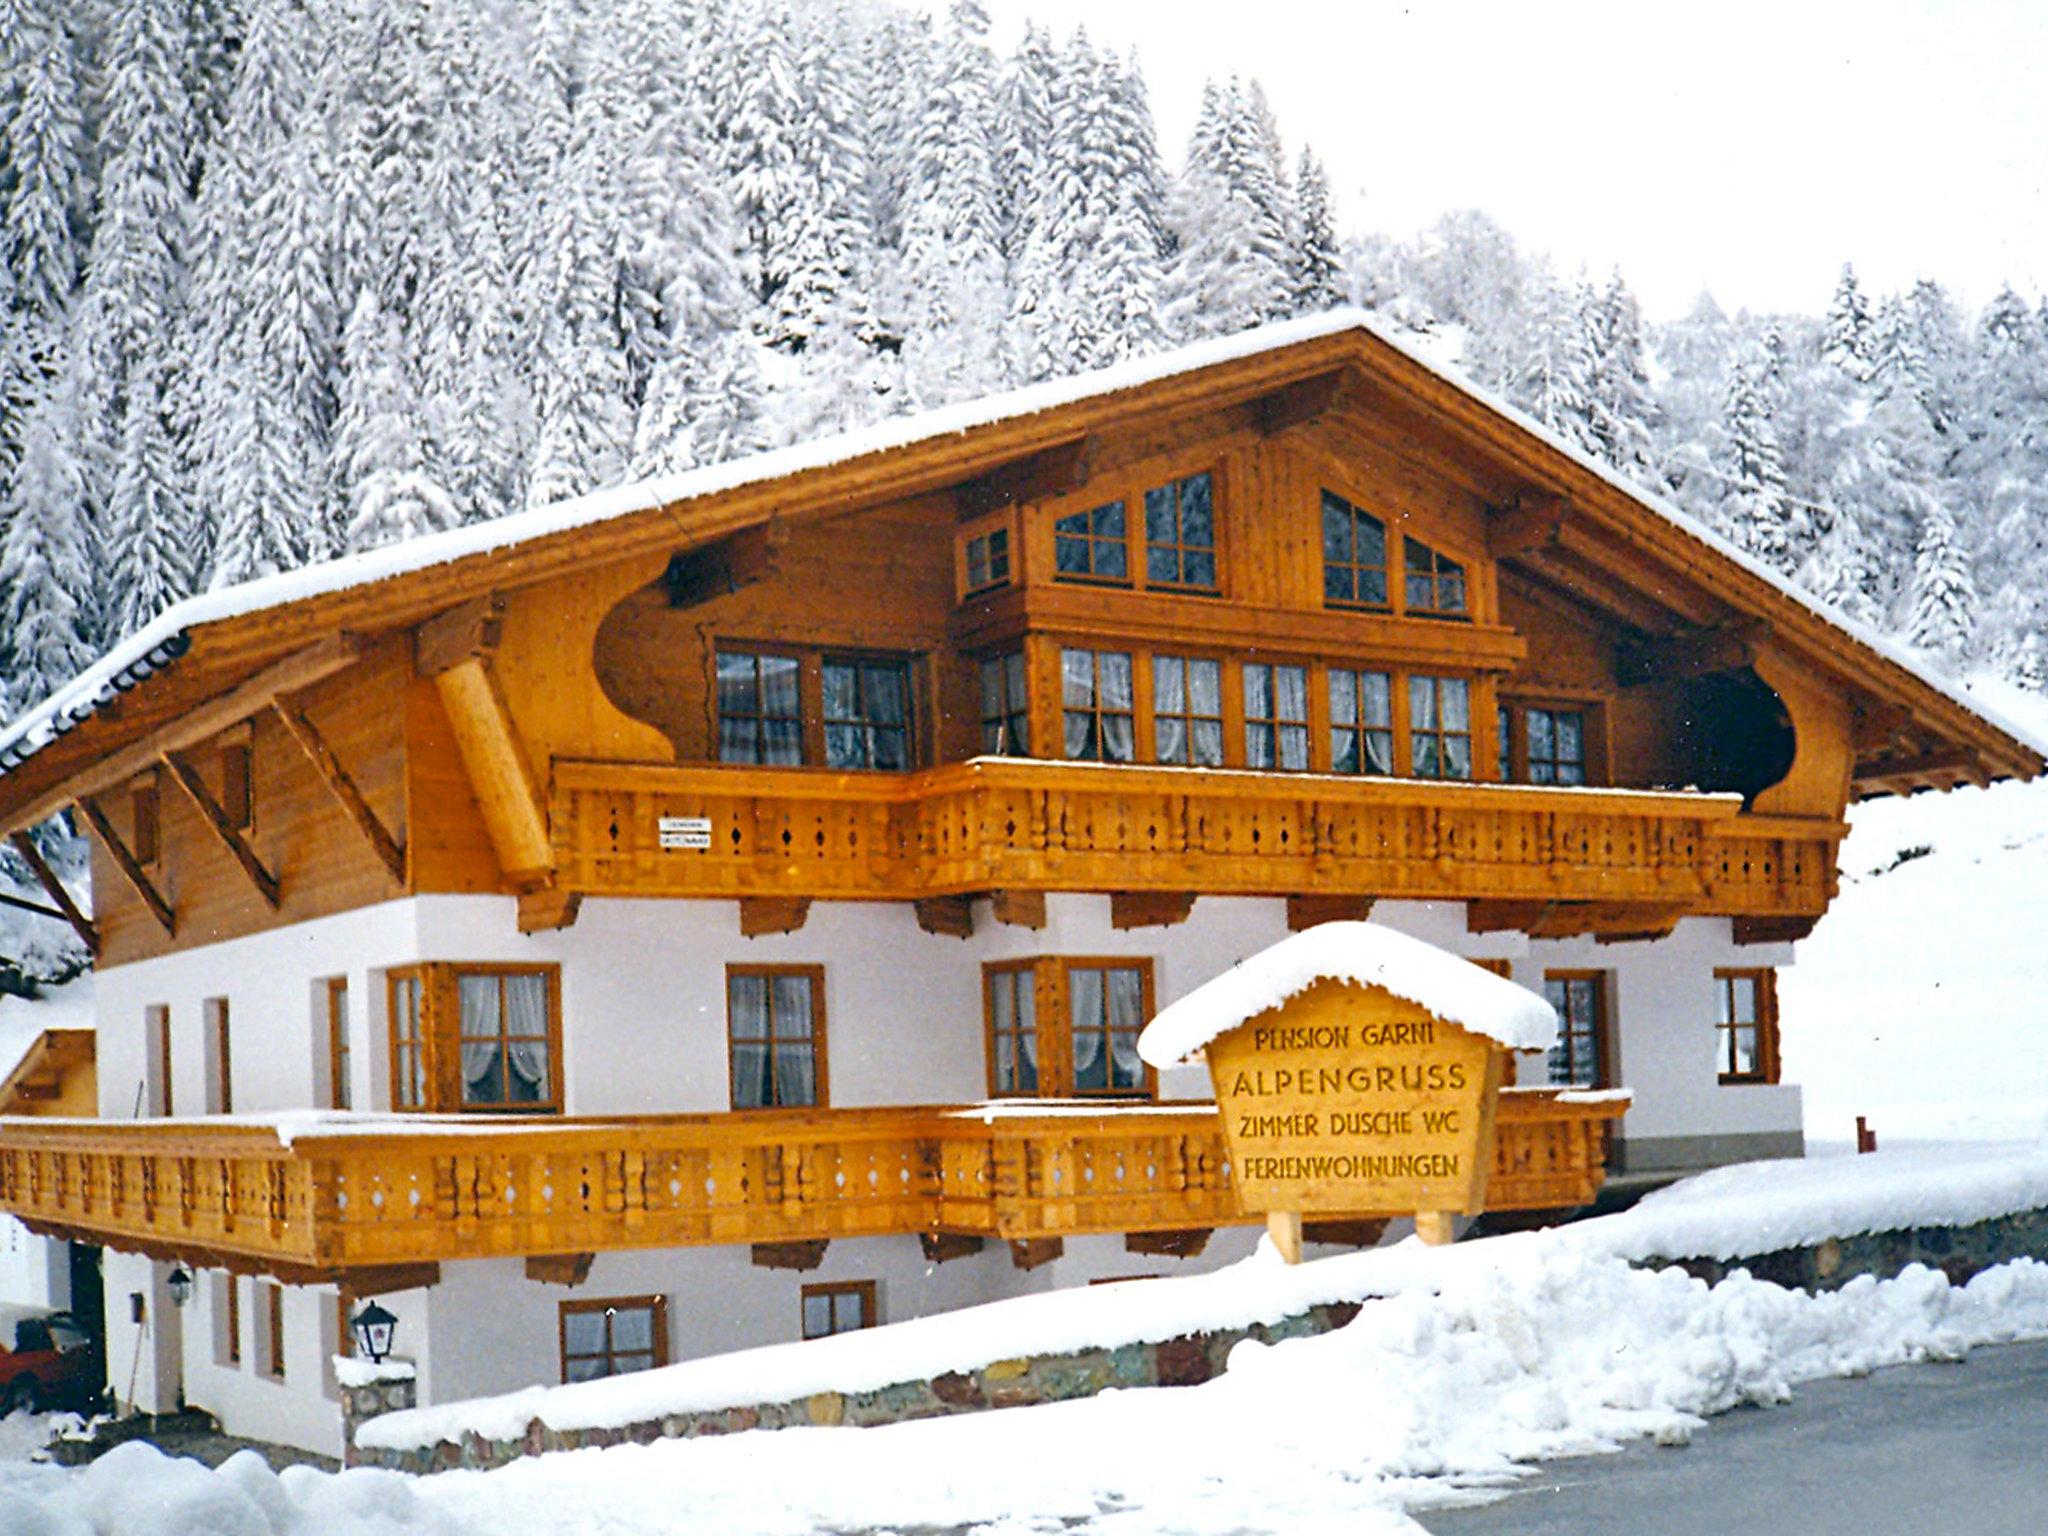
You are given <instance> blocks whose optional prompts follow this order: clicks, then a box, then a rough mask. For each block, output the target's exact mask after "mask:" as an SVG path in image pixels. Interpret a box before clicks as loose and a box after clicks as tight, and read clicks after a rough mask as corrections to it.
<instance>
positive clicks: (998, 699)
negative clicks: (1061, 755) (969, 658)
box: [981, 651, 1031, 757]
mask: <svg viewBox="0 0 2048 1536" xmlns="http://www.w3.org/2000/svg"><path fill="white" fill-rule="evenodd" d="M1030 720H1031V714H1030V704H1029V702H1028V696H1027V694H1026V692H1025V688H1024V653H1023V652H1022V651H1011V652H1010V653H1009V654H1008V655H1006V656H989V657H986V658H984V659H983V661H982V663H981V750H982V751H983V752H985V753H987V754H989V755H990V756H991V757H1029V756H1030V755H1031V727H1030Z"/></svg>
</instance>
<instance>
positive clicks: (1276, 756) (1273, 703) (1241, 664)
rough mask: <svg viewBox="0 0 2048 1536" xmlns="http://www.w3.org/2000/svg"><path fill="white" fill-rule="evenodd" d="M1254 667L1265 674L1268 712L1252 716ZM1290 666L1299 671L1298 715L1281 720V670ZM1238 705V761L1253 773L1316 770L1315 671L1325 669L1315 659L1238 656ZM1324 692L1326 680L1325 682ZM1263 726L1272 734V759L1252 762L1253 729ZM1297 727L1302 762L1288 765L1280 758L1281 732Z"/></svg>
mask: <svg viewBox="0 0 2048 1536" xmlns="http://www.w3.org/2000/svg"><path fill="white" fill-rule="evenodd" d="M1254 669H1263V670H1264V671H1265V672H1266V673H1267V674H1268V676H1267V678H1266V696H1267V706H1268V708H1269V709H1270V710H1271V711H1272V713H1271V714H1266V715H1254V714H1253V713H1252V701H1251V677H1252V672H1253V670H1254ZM1283 669H1293V670H1296V671H1299V672H1300V673H1301V674H1302V684H1301V686H1302V696H1301V718H1300V719H1299V720H1290V719H1283V718H1282V717H1281V716H1280V713H1279V709H1280V673H1281V671H1282V670H1283ZM1235 670H1236V672H1237V695H1238V708H1239V710H1240V711H1241V714H1240V717H1239V722H1238V761H1239V763H1241V764H1242V765H1243V766H1244V767H1245V768H1246V769H1248V770H1249V771H1251V772H1253V773H1313V772H1315V770H1316V728H1315V726H1316V697H1315V696H1316V674H1317V673H1318V672H1319V671H1327V669H1325V668H1321V667H1318V666H1317V665H1316V663H1315V662H1314V661H1304V660H1300V659H1298V658H1294V657H1285V656H1259V657H1256V658H1247V657H1239V658H1238V659H1237V666H1236V669H1235ZM1324 686H1325V691H1327V688H1328V685H1327V683H1326V684H1325V685H1324ZM1256 728H1264V729H1267V730H1270V731H1271V732H1272V733H1273V761H1272V762H1270V763H1254V762H1253V761H1252V731H1253V730H1254V729H1256ZM1289 730H1298V731H1300V732H1301V733H1302V738H1303V739H1302V752H1301V755H1302V762H1301V766H1300V767H1299V768H1289V767H1288V766H1286V764H1285V763H1283V762H1282V761H1281V757H1282V753H1281V750H1280V741H1281V732H1282V731H1289Z"/></svg>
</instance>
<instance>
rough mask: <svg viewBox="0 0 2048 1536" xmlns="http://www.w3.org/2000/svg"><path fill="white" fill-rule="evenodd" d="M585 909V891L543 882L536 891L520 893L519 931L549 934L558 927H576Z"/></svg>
mask: <svg viewBox="0 0 2048 1536" xmlns="http://www.w3.org/2000/svg"><path fill="white" fill-rule="evenodd" d="M582 911H583V893H582V892H581V891H565V890H562V889H560V888H558V887H556V886H552V885H544V886H542V887H541V888H540V889H539V890H537V891H521V892H520V893H519V931H520V932H521V933H546V932H548V931H550V930H551V929H555V928H573V927H574V926H575V925H576V919H577V917H578V915H580V914H581V912H582Z"/></svg>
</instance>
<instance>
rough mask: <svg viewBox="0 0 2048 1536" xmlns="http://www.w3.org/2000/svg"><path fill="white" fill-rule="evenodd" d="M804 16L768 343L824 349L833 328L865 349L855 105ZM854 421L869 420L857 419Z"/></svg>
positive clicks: (863, 219)
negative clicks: (792, 152)
mask: <svg viewBox="0 0 2048 1536" xmlns="http://www.w3.org/2000/svg"><path fill="white" fill-rule="evenodd" d="M828 15H829V13H826V15H821V16H818V17H813V18H812V19H811V24H810V26H809V27H808V29H807V30H806V31H805V32H804V33H803V35H802V37H801V41H800V43H799V46H798V49H797V54H796V60H795V70H796V100H797V102H798V104H799V117H798V132H797V135H796V154H797V165H798V172H799V174H798V180H797V188H796V198H795V202H794V204H793V205H792V206H791V207H790V208H789V209H788V210H787V212H786V213H785V221H784V226H783V228H782V230H781V231H779V234H780V235H781V237H782V238H780V239H779V240H778V241H777V243H776V250H775V262H774V265H773V267H772V268H771V270H772V272H773V273H775V274H776V275H779V277H780V279H781V280H780V282H779V283H778V284H777V285H776V287H775V288H774V289H773V292H772V300H773V314H774V320H773V322H772V329H771V333H770V334H771V339H772V340H773V341H774V342H775V343H776V344H777V345H778V346H781V347H783V348H785V349H786V350H788V351H791V352H802V351H804V350H805V349H806V348H807V347H809V346H810V345H811V344H812V343H813V342H818V341H826V340H828V338H826V336H825V332H826V331H827V330H829V329H830V328H832V327H835V326H836V327H842V328H844V329H845V330H846V333H847V334H846V337H844V338H842V337H836V336H835V337H831V338H829V341H830V343H831V344H832V345H833V346H835V347H840V349H841V350H843V351H845V352H846V354H847V355H848V356H851V354H852V348H850V347H841V343H842V342H844V341H845V340H847V339H852V340H855V341H858V342H859V343H860V344H861V345H863V346H865V345H867V344H868V343H869V342H870V341H871V340H872V339H873V336H874V314H873V292H874V290H873V282H874V274H875V260H874V254H875V253H874V231H873V226H872V225H871V224H870V223H869V220H868V208H867V164H866V160H865V158H864V148H865V146H864V143H863V138H862V134H861V132H860V104H859V100H858V98H857V95H856V93H855V90H854V88H853V86H852V84H851V83H850V82H849V81H848V79H847V78H846V72H845V70H844V68H843V61H842V53H843V50H842V49H841V47H840V45H839V42H838V39H837V37H836V36H835V34H834V33H833V32H832V31H830V30H829V29H828V28H827V27H826V25H825V21H826V19H827V16H828ZM860 415H861V419H869V418H868V417H867V414H866V412H865V411H863V412H861V413H860Z"/></svg>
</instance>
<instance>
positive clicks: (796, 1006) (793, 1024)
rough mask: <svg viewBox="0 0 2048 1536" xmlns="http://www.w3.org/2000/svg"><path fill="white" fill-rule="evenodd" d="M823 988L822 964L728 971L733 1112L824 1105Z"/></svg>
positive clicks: (736, 967) (745, 967)
mask: <svg viewBox="0 0 2048 1536" xmlns="http://www.w3.org/2000/svg"><path fill="white" fill-rule="evenodd" d="M824 991H825V972H824V970H823V968H822V967H820V966H815V965H729V966H727V967H726V968H725V1009H726V1013H725V1019H726V1039H727V1046H728V1049H729V1052H730V1059H731V1070H732V1107H733V1108H734V1109H781V1108H793V1107H797V1106H802V1105H809V1104H823V1103H824V1102H825V1012H824Z"/></svg>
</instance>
